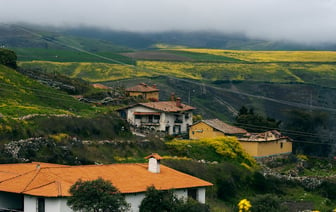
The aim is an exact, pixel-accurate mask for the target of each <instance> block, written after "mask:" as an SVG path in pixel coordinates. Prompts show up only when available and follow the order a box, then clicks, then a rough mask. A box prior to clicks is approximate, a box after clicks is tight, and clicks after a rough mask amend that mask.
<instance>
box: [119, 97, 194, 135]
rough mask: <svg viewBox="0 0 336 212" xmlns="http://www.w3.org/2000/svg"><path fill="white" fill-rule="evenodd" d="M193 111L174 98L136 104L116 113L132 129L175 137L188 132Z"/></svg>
mask: <svg viewBox="0 0 336 212" xmlns="http://www.w3.org/2000/svg"><path fill="white" fill-rule="evenodd" d="M195 109H196V108H194V107H192V106H189V105H186V104H183V103H182V102H181V98H176V99H175V100H171V101H159V102H146V103H138V104H135V105H131V106H127V107H124V108H121V109H119V110H118V111H119V113H120V115H121V117H122V118H124V119H126V120H127V122H128V123H130V124H131V125H133V126H134V127H137V128H147V129H152V130H155V131H162V132H166V133H167V134H169V135H175V134H181V133H187V132H188V129H189V126H191V125H192V116H193V111H194V110H195Z"/></svg>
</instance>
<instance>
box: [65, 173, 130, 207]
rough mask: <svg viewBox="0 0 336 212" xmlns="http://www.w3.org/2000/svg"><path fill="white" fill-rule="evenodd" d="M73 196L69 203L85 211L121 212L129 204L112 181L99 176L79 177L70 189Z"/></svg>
mask: <svg viewBox="0 0 336 212" xmlns="http://www.w3.org/2000/svg"><path fill="white" fill-rule="evenodd" d="M69 192H70V194H71V196H70V197H69V198H68V202H67V204H68V205H69V206H70V207H71V208H72V209H73V210H74V211H85V212H98V211H103V212H121V211H127V210H128V208H129V205H128V204H127V202H126V201H125V197H124V196H123V195H122V194H121V193H120V192H119V191H118V189H117V188H116V187H114V186H113V185H112V183H111V182H110V181H107V180H104V179H102V178H98V179H96V180H92V181H82V180H81V179H79V180H78V181H77V182H76V183H75V184H73V185H72V186H71V187H70V190H69Z"/></svg>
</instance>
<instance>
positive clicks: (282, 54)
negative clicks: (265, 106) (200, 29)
mask: <svg viewBox="0 0 336 212" xmlns="http://www.w3.org/2000/svg"><path fill="white" fill-rule="evenodd" d="M178 50H179V51H187V52H195V53H206V54H212V55H218V56H225V57H232V58H236V59H239V60H243V61H247V62H336V52H335V51H247V50H223V49H189V48H185V49H183V48H181V49H178ZM174 51H176V49H174Z"/></svg>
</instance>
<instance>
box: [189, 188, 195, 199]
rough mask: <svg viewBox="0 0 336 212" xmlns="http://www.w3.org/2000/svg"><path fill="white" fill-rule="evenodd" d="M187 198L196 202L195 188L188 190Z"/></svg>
mask: <svg viewBox="0 0 336 212" xmlns="http://www.w3.org/2000/svg"><path fill="white" fill-rule="evenodd" d="M188 197H189V198H193V199H194V200H197V189H196V188H189V189H188Z"/></svg>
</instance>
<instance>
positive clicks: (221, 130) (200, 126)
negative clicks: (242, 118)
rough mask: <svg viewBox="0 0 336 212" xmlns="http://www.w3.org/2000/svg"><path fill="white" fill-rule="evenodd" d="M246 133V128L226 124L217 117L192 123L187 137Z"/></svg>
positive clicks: (198, 137)
mask: <svg viewBox="0 0 336 212" xmlns="http://www.w3.org/2000/svg"><path fill="white" fill-rule="evenodd" d="M246 133H247V131H246V130H244V129H241V128H238V127H235V126H232V125H229V124H226V123H224V122H222V121H220V120H219V119H208V120H201V121H199V122H196V123H194V124H193V125H192V126H191V127H190V129H189V138H190V139H202V138H215V137H221V136H226V135H230V136H241V135H244V134H246Z"/></svg>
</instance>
